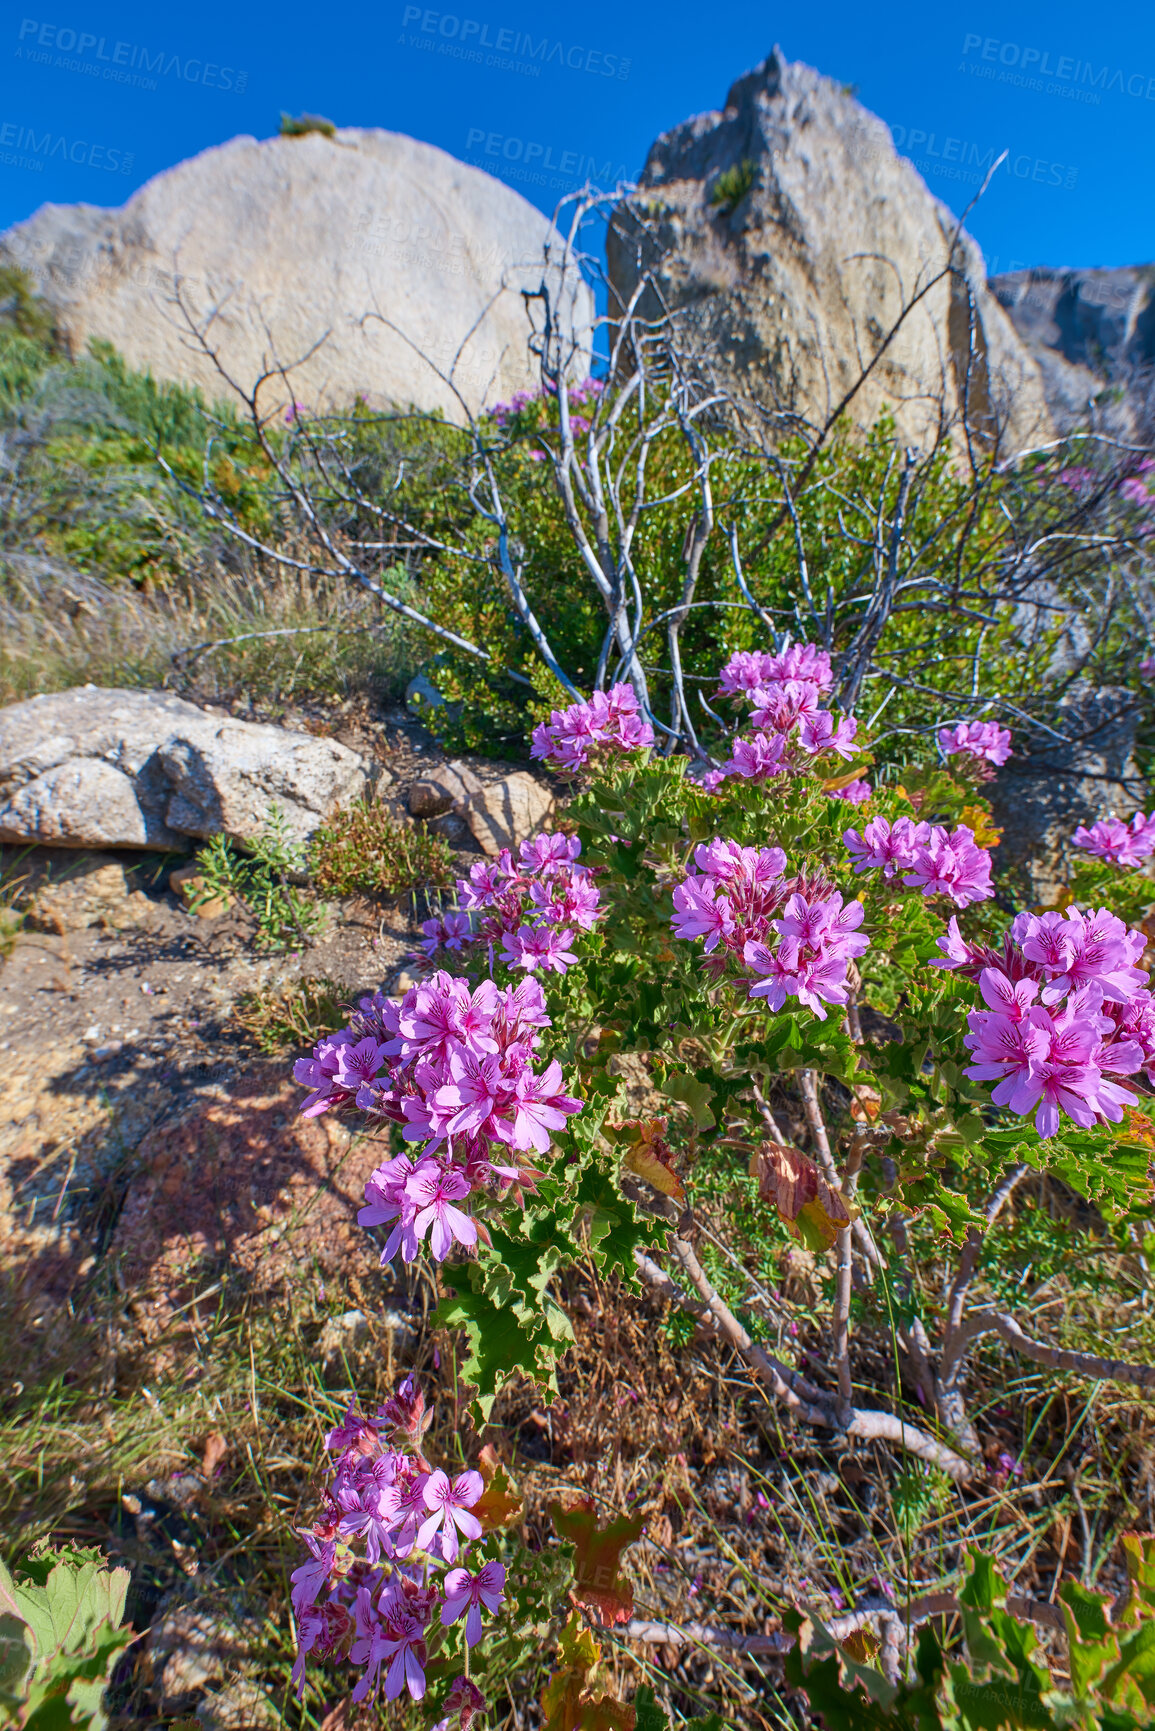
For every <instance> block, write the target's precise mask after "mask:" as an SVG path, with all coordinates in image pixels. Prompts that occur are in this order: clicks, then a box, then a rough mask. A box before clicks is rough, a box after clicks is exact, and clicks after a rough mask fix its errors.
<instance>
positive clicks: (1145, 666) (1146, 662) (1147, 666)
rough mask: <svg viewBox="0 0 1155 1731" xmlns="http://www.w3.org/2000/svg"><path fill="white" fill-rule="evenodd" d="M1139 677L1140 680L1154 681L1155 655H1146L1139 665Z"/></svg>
mask: <svg viewBox="0 0 1155 1731" xmlns="http://www.w3.org/2000/svg"><path fill="white" fill-rule="evenodd" d="M1139 675H1140V678H1142V679H1155V655H1146V656H1144V658H1143V660H1142V661H1141V662H1140V663H1139Z"/></svg>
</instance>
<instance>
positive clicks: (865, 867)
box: [842, 817, 930, 878]
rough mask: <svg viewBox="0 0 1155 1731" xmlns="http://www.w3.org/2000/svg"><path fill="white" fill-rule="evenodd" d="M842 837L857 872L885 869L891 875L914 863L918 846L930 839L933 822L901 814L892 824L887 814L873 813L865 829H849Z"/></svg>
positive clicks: (884, 871) (886, 874) (885, 872)
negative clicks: (913, 819)
mask: <svg viewBox="0 0 1155 1731" xmlns="http://www.w3.org/2000/svg"><path fill="white" fill-rule="evenodd" d="M842 839H843V841H844V842H845V843H846V849H847V852H848V853H849V854H850V857H851V859H852V861H853V862H854V869H855V872H865V871H874V870H878V869H881V871H882V875H883V877H887V878H890V877H893V876H894V874H895V873H896V872H897V871H906V870H908V869H909V868H910V867H911V866H913V864H914V862H915V857H916V854H917V850H918V848H919V847H921V846H922V845H923V843H924V842H927V841H929V839H930V825H929V824H928V823H918V824H916V823H912V821H911V819H910V818H908V817H900V818H899V819H898V820H897V822H896V823H895V824H894V825H893V826H892V825H891V823H890V822H889V820H888V819H887V818H885V817H872V818H871V820H870V822H869V823H868V824H867V825H866V826H865V828H864V829H863V830H862V832H861V833H859V831H858V830H856V829H848V830H847V831H846V832H845V834H844V835H843V837H842Z"/></svg>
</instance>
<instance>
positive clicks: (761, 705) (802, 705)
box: [700, 643, 870, 804]
mask: <svg viewBox="0 0 1155 1731" xmlns="http://www.w3.org/2000/svg"><path fill="white" fill-rule="evenodd" d="M833 683H834V676H833V673H832V672H831V667H830V657H829V655H828V654H827V653H826V651H825V650H824V649H818V648H816V647H815V645H814V644H813V643H795V644H793V645H791V646H790V647H789V648H788V649H785V650H783V651H782V652H781V654H777V655H771V654H769V653H768V652H764V651H760V650H745V649H744V650H740V651H739V652H738V653H737V654H736V655H732V656H731V657H730V659H729V661H728V662H727V663H726V665H725V667H723V669H722V672H721V676H720V679H719V695H720V696H722V697H733V698H737V699H738V700H739V701H741V702H743V703H748V704H750V705H751V715H750V721H751V725H752V726H753V728H754V732H753V733H752V734H751V736H750V737H749V738H745V739H744V738H736V739H735V740H734V741H733V743H732V745H731V754H730V757H729V760H728V761H727V762H726V763H724V764H723V765H722V767H721V769H716V770H710V771H708V772H707V773H706V774H705V775H703V776H702V777H701V778H700V779H701V783H702V786H703V787H706V788H708V789H710V790H711V791H712V790H713V789H714V788H716V787H718V786H719V785H720V784H721V783H722V782H723V781H725V780H727V779H728V778H729V777H730V776H742V777H743V778H744V779H745V780H747V781H769V780H770V779H771V778H772V777H773V776H776V775H784V774H787V773H794V774H797V773H798V772H799V771H800V770H802V769H804V768H806V767H808V763H807V760H808V759H809V758H811V757H815V756H817V755H819V754H820V753H822V752H827V751H834V752H837V753H838V755H839V756H840V757H853V756H854V754H855V751H856V749H857V747H856V746H855V743H854V741H855V736H856V734H857V732H858V723H857V722H856V721H855V719H854V717H853V716H852V715H844V716H841V717H839V718H838V719H836V718H835V717H834V716H833V715H832V714H831V712H830V711H829V710H827V709H823V708H822V696H823V693H824V692H827V691H829V689H830V687H831V686H832V685H833ZM869 795H870V788H869V786H868V785H867V784H866V783H865V782H863V781H856V782H854V783H852V784H851V786H850V787H849V788H844V789H842V790H841V791H840V796H839V797H841V798H844V799H849V800H850V801H851V803H852V804H858V803H859V801H860V800H863V799H866V798H868V797H869Z"/></svg>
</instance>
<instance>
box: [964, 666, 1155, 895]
mask: <svg viewBox="0 0 1155 1731" xmlns="http://www.w3.org/2000/svg"><path fill="white" fill-rule="evenodd" d="M1138 719H1139V710H1138V708H1137V706H1136V703H1135V694H1134V692H1131V691H1126V690H1124V689H1123V688H1122V687H1113V688H1112V687H1107V688H1104V689H1101V690H1098V691H1096V690H1093V689H1092V688H1091V687H1090V685H1089V684H1088V683H1087V682H1086V681H1085V680H1078V681H1076V682H1075V684H1074V685H1073V686H1072V688H1071V690H1070V691H1069V692H1068V693H1067V696H1066V697H1065V698H1064V700H1063V702H1062V703H1061V704H1059V705H1058V706H1057V708H1056V710H1055V712H1054V713H1053V715H1052V716H1051V721H1052V724H1053V726H1054V728H1055V732H1056V733H1058V734H1061V735H1062V736H1063V737H1062V739H1055V738H1053V737H1050V738H1048V737H1046V736H1045V735H1043V734H1042V733H1041V732H1037V733H1036V734H1035V735H1034V737H1033V738H1031V739H1027V740H1024V742H1023V743H1024V745H1025V747H1026V749H1023V748H1022V747H1020V748H1019V749H1018V750H1016V753H1015V755H1014V756H1013V757H1012V758H1011V759H1010V760H1009V762H1008V763H1006V764H1005V765H1004V766H1003V768H1002V769H1000V770H999V773H998V776H997V778H996V779H995V781H994V782H993V783H992V784H991V787H990V795H991V805H992V807H993V809H994V817H995V822H996V823H997V824H998V825H999V827H1000V828H1001V829H1002V832H1003V837H1002V842H1001V843H1000V846H999V851H998V856H997V863H998V866H999V868H1000V869H1002V868H1003V867H1005V866H1017V867H1019V868H1020V869H1021V870H1022V871H1024V872H1025V873H1026V874H1027V876H1028V877H1029V879H1030V883H1031V893H1032V895H1033V896H1034V898H1035V899H1036V900H1037V901H1044V902H1047V903H1050V902H1052V901H1053V898H1054V894H1055V891H1056V890H1057V889H1058V887H1059V886H1060V884H1062V883H1063V882H1064V881H1065V880H1066V877H1067V874H1068V871H1069V869H1070V866H1071V864H1072V859H1071V855H1070V851H1069V843H1070V838H1071V834H1072V832H1073V831H1074V829H1075V828H1076V827H1077V825H1079V824H1081V823H1092V822H1094V820H1095V819H1096V818H1100V817H1110V816H1116V817H1128V816H1130V814H1131V813H1132V812H1133V811H1134V810H1135V808H1136V806H1137V805H1138V804H1139V803H1140V802H1141V801H1142V800H1143V799H1144V798H1145V794H1146V782H1145V781H1144V779H1143V777H1142V776H1141V775H1140V773H1139V769H1138V766H1137V765H1136V763H1135V760H1134V756H1133V753H1134V750H1135V734H1136V724H1137V722H1138Z"/></svg>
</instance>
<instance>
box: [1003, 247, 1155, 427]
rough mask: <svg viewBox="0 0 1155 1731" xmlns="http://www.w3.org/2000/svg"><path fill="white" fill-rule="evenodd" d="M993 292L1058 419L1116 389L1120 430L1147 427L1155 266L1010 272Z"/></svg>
mask: <svg viewBox="0 0 1155 1731" xmlns="http://www.w3.org/2000/svg"><path fill="white" fill-rule="evenodd" d="M990 287H991V292H992V293H993V294H994V295H995V297H996V298H997V300H998V301H999V304H1000V305H1001V306H1003V307H1005V308H1006V311H1007V313H1008V315H1009V317H1010V319H1011V322H1012V323H1013V325H1014V327H1015V329H1016V330H1017V331H1018V333H1019V335H1020V337H1021V338H1022V339H1023V341H1024V343H1025V344H1026V345H1027V347H1028V348H1029V349H1030V351H1031V353H1032V354H1033V355H1034V356H1035V359H1036V360H1037V361H1038V363H1039V368H1040V372H1041V374H1042V378H1043V384H1044V387H1045V389H1046V393H1047V401H1048V404H1049V406H1050V409H1051V413H1052V415H1053V416H1054V418H1055V420H1056V422H1058V424H1059V425H1060V426H1069V425H1071V424H1072V423H1073V422H1075V421H1076V420H1080V419H1082V418H1084V417H1085V416H1086V413H1087V407H1088V404H1089V403H1095V402H1096V401H1097V400H1099V399H1101V398H1102V394H1103V392H1104V391H1105V390H1107V391H1110V390H1111V387H1122V392H1123V395H1122V397H1121V398H1120V397H1118V396H1116V402H1117V403H1120V404H1121V406H1122V408H1123V416H1124V421H1125V423H1126V425H1125V430H1126V431H1129V432H1136V433H1141V432H1143V431H1144V422H1146V423H1147V427H1146V430H1147V431H1148V433H1149V432H1150V430H1151V421H1152V420H1153V419H1155V416H1153V415H1152V413H1151V396H1152V383H1153V380H1155V264H1146V265H1131V266H1127V267H1125V268H1123V269H1120V270H1047V269H1043V268H1039V269H1035V270H1021V271H1012V272H1009V273H1008V274H1007V275H1005V276H998V277H992V278H991V283H990Z"/></svg>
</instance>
